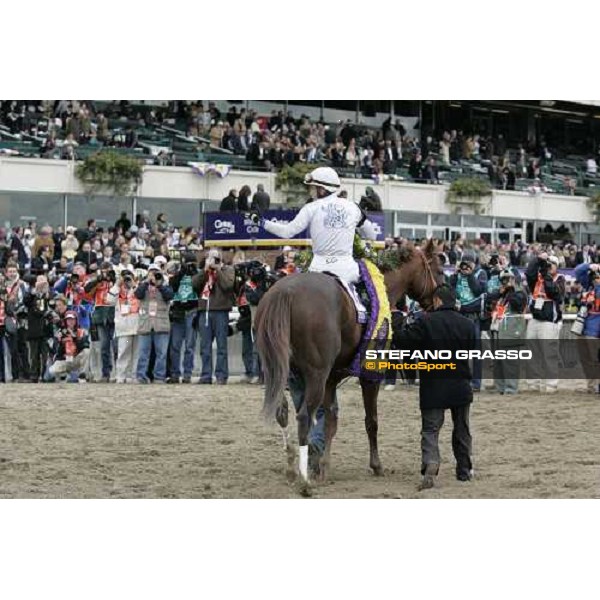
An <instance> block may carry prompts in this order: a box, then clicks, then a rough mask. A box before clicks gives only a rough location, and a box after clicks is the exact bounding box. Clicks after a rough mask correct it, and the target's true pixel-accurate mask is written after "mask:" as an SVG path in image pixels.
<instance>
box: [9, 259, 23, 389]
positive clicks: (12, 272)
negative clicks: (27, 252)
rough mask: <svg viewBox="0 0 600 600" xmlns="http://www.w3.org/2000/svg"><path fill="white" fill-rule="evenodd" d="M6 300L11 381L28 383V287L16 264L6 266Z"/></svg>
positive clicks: (11, 263) (10, 263)
mask: <svg viewBox="0 0 600 600" xmlns="http://www.w3.org/2000/svg"><path fill="white" fill-rule="evenodd" d="M4 285H5V288H6V300H5V303H4V305H5V317H4V329H5V336H6V342H7V345H8V350H9V353H10V356H11V373H12V380H13V381H15V382H18V383H28V382H29V351H28V348H27V307H26V306H25V303H24V301H25V296H26V295H27V291H28V289H29V286H28V285H27V284H26V283H25V282H24V281H22V280H21V278H20V276H19V268H18V266H17V264H16V263H14V262H9V263H8V264H7V265H6V282H5V284H4Z"/></svg>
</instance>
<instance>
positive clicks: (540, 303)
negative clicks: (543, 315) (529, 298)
mask: <svg viewBox="0 0 600 600" xmlns="http://www.w3.org/2000/svg"><path fill="white" fill-rule="evenodd" d="M533 308H535V310H542V308H544V299H543V298H536V299H535V303H534V305H533Z"/></svg>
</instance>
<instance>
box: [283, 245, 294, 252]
mask: <svg viewBox="0 0 600 600" xmlns="http://www.w3.org/2000/svg"><path fill="white" fill-rule="evenodd" d="M291 251H292V247H291V246H284V247H283V252H291Z"/></svg>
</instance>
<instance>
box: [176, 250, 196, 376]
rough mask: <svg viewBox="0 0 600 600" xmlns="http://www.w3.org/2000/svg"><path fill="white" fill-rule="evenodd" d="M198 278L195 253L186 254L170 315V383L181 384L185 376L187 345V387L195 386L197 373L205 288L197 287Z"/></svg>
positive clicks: (177, 279) (178, 275)
mask: <svg viewBox="0 0 600 600" xmlns="http://www.w3.org/2000/svg"><path fill="white" fill-rule="evenodd" d="M197 274H198V260H197V258H196V255H195V254H194V253H193V252H186V253H185V254H184V255H183V257H182V263H181V268H180V269H179V271H178V272H177V273H175V274H174V275H173V276H172V277H171V280H170V285H171V288H172V289H173V293H174V296H173V301H172V303H171V309H170V311H169V317H170V320H171V356H170V359H171V372H170V377H169V380H168V383H179V382H180V378H181V376H182V372H181V349H182V346H184V344H185V350H184V355H183V383H191V381H192V371H193V370H194V354H195V350H196V339H197V328H196V327H194V320H195V319H196V316H197V313H198V297H199V294H200V293H201V291H202V288H201V287H200V286H199V285H198V281H197V280H196V285H194V283H193V278H194V277H195V276H196V275H197Z"/></svg>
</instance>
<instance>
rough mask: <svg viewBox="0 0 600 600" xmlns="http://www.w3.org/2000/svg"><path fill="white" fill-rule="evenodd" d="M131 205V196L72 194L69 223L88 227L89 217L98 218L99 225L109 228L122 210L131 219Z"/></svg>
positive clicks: (68, 205) (68, 206)
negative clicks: (114, 196)
mask: <svg viewBox="0 0 600 600" xmlns="http://www.w3.org/2000/svg"><path fill="white" fill-rule="evenodd" d="M131 206H132V200H131V198H113V197H111V196H83V195H79V194H72V195H69V196H68V198H67V224H68V225H74V226H75V227H86V226H87V222H88V220H89V219H96V226H97V227H101V228H102V229H107V228H108V227H113V226H114V224H115V222H116V221H118V220H119V217H120V216H121V213H122V212H125V213H127V217H128V218H129V219H131Z"/></svg>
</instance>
